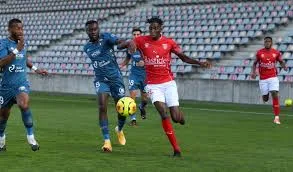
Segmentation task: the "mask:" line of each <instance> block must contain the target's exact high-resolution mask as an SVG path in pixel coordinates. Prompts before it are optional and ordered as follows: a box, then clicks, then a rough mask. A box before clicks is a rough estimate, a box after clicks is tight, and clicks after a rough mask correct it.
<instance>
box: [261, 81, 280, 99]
mask: <svg viewBox="0 0 293 172" xmlns="http://www.w3.org/2000/svg"><path fill="white" fill-rule="evenodd" d="M259 88H260V92H261V95H267V94H269V92H270V91H279V79H278V77H273V78H268V79H264V80H259Z"/></svg>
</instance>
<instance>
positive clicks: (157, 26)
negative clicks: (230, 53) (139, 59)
mask: <svg viewBox="0 0 293 172" xmlns="http://www.w3.org/2000/svg"><path fill="white" fill-rule="evenodd" d="M147 22H148V23H149V24H150V25H149V35H147V36H140V37H137V38H135V39H134V41H129V42H128V46H130V47H131V49H130V51H131V52H134V51H135V49H132V48H138V49H139V51H140V52H141V54H142V55H143V59H144V62H145V70H146V83H147V91H148V94H149V97H150V99H151V101H152V103H153V104H154V105H155V107H156V109H157V111H158V113H159V114H160V116H161V119H162V127H163V129H164V131H165V133H166V135H167V137H168V139H169V141H170V143H171V145H172V147H173V150H174V154H173V156H175V157H177V156H181V150H180V147H179V145H178V144H177V141H176V137H175V133H174V130H173V128H172V124H171V122H170V119H169V116H168V114H167V110H166V109H167V107H168V108H169V111H170V114H171V118H172V120H173V122H175V123H180V124H182V125H184V123H185V120H184V116H183V113H182V112H181V111H180V109H179V97H178V92H177V86H176V83H175V81H174V76H173V74H172V72H171V66H170V62H171V53H174V54H176V55H177V56H178V57H179V58H180V59H181V60H182V61H183V62H186V63H189V64H196V65H199V66H201V67H209V66H210V63H209V62H199V61H197V60H194V59H191V58H189V57H188V56H186V55H185V54H184V53H183V52H182V50H181V49H180V47H179V46H178V45H177V44H176V43H175V41H174V40H173V39H171V38H167V37H165V36H163V35H162V30H163V21H162V20H161V19H160V18H158V17H152V18H151V19H148V20H147Z"/></svg>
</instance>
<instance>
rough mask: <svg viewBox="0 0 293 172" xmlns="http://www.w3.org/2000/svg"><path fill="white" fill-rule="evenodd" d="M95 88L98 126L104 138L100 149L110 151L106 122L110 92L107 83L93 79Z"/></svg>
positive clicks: (107, 124)
mask: <svg viewBox="0 0 293 172" xmlns="http://www.w3.org/2000/svg"><path fill="white" fill-rule="evenodd" d="M94 83H95V88H96V94H97V96H98V97H97V100H98V110H99V114H98V118H99V126H100V128H101V132H102V135H103V139H104V145H103V146H102V150H103V151H104V152H112V145H111V141H110V134H109V123H108V115H107V111H108V109H107V107H108V99H109V94H110V86H109V84H108V83H104V82H99V81H95V82H94Z"/></svg>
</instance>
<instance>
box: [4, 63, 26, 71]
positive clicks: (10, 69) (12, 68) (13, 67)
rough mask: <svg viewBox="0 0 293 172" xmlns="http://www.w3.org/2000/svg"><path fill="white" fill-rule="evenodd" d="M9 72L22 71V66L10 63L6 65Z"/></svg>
mask: <svg viewBox="0 0 293 172" xmlns="http://www.w3.org/2000/svg"><path fill="white" fill-rule="evenodd" d="M8 71H9V72H24V68H23V67H21V66H15V65H11V66H9V67H8Z"/></svg>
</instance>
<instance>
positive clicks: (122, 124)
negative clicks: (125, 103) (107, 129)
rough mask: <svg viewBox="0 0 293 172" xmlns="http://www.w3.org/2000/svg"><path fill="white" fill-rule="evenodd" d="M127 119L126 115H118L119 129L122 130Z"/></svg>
mask: <svg viewBox="0 0 293 172" xmlns="http://www.w3.org/2000/svg"><path fill="white" fill-rule="evenodd" d="M125 121H126V117H122V116H121V117H118V130H119V131H121V130H122V128H123V126H124V124H125Z"/></svg>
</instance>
